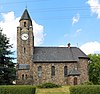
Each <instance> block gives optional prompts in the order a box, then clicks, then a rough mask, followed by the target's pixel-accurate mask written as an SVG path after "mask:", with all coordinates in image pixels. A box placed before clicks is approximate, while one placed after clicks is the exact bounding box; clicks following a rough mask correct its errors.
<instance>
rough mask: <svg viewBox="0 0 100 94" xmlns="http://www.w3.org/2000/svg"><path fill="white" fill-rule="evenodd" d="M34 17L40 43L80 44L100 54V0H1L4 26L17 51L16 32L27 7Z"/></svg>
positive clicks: (1, 23)
mask: <svg viewBox="0 0 100 94" xmlns="http://www.w3.org/2000/svg"><path fill="white" fill-rule="evenodd" d="M26 6H27V9H28V11H29V14H30V16H31V18H32V20H33V28H34V29H33V30H34V31H33V32H34V36H35V45H36V46H67V44H68V43H69V42H70V43H71V46H75V47H79V48H80V49H82V50H83V51H84V52H85V53H86V54H90V53H100V0H59V1H58V0H16V1H14V0H0V27H1V28H3V33H5V34H7V37H9V38H10V41H11V43H13V44H14V49H13V50H15V51H16V32H17V26H19V19H20V17H21V15H22V13H23V11H24V10H25V8H26Z"/></svg>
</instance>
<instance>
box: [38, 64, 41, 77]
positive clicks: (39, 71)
mask: <svg viewBox="0 0 100 94" xmlns="http://www.w3.org/2000/svg"><path fill="white" fill-rule="evenodd" d="M38 77H39V78H41V77H42V67H41V66H39V67H38Z"/></svg>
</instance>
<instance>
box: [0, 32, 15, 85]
mask: <svg viewBox="0 0 100 94" xmlns="http://www.w3.org/2000/svg"><path fill="white" fill-rule="evenodd" d="M11 48H12V45H10V44H9V39H8V38H7V37H6V35H5V34H3V33H2V31H0V84H2V85H4V84H5V85H7V84H12V82H13V80H15V78H16V75H15V73H16V72H15V68H14V63H13V62H12V60H13V59H14V58H12V57H11V55H12V54H13V52H12V51H11Z"/></svg>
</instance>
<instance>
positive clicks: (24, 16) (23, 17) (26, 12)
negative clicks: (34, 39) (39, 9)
mask: <svg viewBox="0 0 100 94" xmlns="http://www.w3.org/2000/svg"><path fill="white" fill-rule="evenodd" d="M21 20H29V21H32V20H31V17H30V15H29V13H28V11H27V9H25V11H24V13H23V15H22V16H21V19H20V20H19V21H21Z"/></svg>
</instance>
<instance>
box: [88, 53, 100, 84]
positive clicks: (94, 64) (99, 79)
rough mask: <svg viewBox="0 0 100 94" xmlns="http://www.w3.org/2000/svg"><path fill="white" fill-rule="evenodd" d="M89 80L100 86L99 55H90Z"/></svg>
mask: <svg viewBox="0 0 100 94" xmlns="http://www.w3.org/2000/svg"><path fill="white" fill-rule="evenodd" d="M89 58H90V63H89V80H90V81H92V82H93V84H99V85H100V54H90V55H89Z"/></svg>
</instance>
